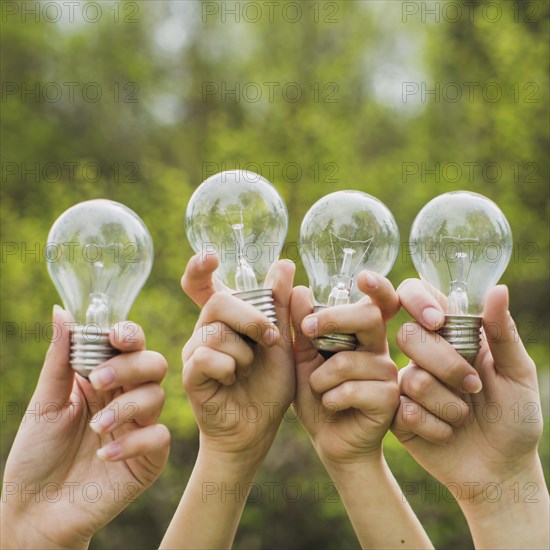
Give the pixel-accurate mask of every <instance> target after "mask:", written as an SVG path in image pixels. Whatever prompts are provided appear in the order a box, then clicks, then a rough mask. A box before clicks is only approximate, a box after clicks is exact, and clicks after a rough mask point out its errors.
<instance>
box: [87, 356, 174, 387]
mask: <svg viewBox="0 0 550 550" xmlns="http://www.w3.org/2000/svg"><path fill="white" fill-rule="evenodd" d="M167 372H168V363H167V362H166V359H165V358H164V357H163V356H162V355H161V354H160V353H157V352H156V351H148V350H145V351H133V352H129V353H122V354H120V355H116V356H115V357H113V358H111V359H109V360H108V361H107V362H106V363H103V365H100V366H99V367H97V368H95V369H94V370H93V371H92V372H91V374H90V376H89V380H90V383H91V384H92V386H93V387H94V388H95V389H96V390H103V391H105V390H113V389H115V388H123V389H124V390H127V389H130V388H132V387H134V386H139V385H140V384H144V383H146V382H157V383H160V382H162V380H163V379H164V377H165V376H166V373H167Z"/></svg>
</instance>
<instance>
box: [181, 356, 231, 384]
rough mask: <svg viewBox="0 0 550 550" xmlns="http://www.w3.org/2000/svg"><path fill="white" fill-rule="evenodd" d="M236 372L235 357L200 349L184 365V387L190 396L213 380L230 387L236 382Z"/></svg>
mask: <svg viewBox="0 0 550 550" xmlns="http://www.w3.org/2000/svg"><path fill="white" fill-rule="evenodd" d="M236 370H237V362H236V361H235V358H234V357H231V356H230V355H227V354H225V353H222V352H221V351H216V350H213V349H210V348H207V347H200V348H198V349H197V350H195V352H194V353H193V355H191V357H190V358H189V359H187V361H185V363H184V365H183V375H182V376H183V387H184V388H185V391H186V392H187V393H188V394H193V393H194V392H195V391H196V390H197V389H198V388H200V387H201V386H203V385H204V384H205V383H206V382H208V381H211V380H215V381H217V382H219V383H220V384H223V385H224V386H230V385H231V384H233V382H235V380H236Z"/></svg>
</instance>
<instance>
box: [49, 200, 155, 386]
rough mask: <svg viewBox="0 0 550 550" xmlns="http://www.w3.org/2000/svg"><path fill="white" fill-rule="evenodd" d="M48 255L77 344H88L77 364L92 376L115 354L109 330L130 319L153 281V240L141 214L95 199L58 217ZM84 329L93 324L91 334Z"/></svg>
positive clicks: (76, 357)
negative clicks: (142, 292) (144, 289)
mask: <svg viewBox="0 0 550 550" xmlns="http://www.w3.org/2000/svg"><path fill="white" fill-rule="evenodd" d="M46 258H47V266H48V272H49V274H50V277H51V279H52V281H53V283H54V285H55V287H56V288H57V291H58V292H59V295H60V296H61V298H62V300H63V304H64V306H65V309H67V310H68V311H69V312H70V313H71V315H72V317H73V320H74V321H75V323H76V326H75V327H73V329H72V333H73V344H75V345H76V344H78V345H80V344H82V346H83V347H80V348H79V349H78V350H77V349H73V350H72V352H73V356H72V359H73V368H76V370H79V372H81V371H82V372H81V373H82V374H84V375H86V374H87V373H88V371H89V369H90V368H93V367H94V366H96V365H97V364H99V363H100V362H102V361H103V360H105V358H108V357H109V356H111V355H112V354H113V350H112V349H109V348H108V347H106V345H105V338H104V336H105V333H106V331H107V330H108V329H109V327H110V326H111V325H113V324H114V323H116V322H118V321H122V320H125V319H126V318H127V315H128V312H129V310H130V307H131V306H132V304H133V302H134V300H135V299H136V297H137V295H138V293H139V291H140V290H141V288H142V286H143V285H144V283H145V281H146V280H147V277H148V276H149V273H150V271H151V267H152V265H153V241H152V239H151V236H150V234H149V231H148V230H147V228H146V226H145V224H144V223H143V221H142V220H141V218H139V217H138V216H137V214H135V213H134V212H133V211H132V210H130V209H129V208H127V207H126V206H124V205H122V204H120V203H117V202H113V201H109V200H103V199H98V200H91V201H86V202H82V203H79V204H77V205H75V206H73V207H71V208H69V209H68V210H67V211H66V212H64V213H63V214H62V215H61V216H60V217H59V218H58V219H57V220H56V222H55V223H54V224H53V226H52V228H51V230H50V233H49V235H48V244H47V248H46ZM79 327H80V328H79ZM81 327H87V336H89V338H87V336H86V334H85V331H83V329H82V328H81ZM94 329H95V330H94ZM75 335H76V336H77V339H78V340H79V342H75ZM94 336H95V339H96V341H95V344H96V348H97V349H95V350H93V349H92V348H93V344H94V343H93V337H94ZM88 340H90V341H89V342H88ZM107 341H108V339H107ZM87 344H89V345H87ZM73 348H74V345H73ZM92 352H95V353H96V355H94V353H92ZM98 361H99V363H98Z"/></svg>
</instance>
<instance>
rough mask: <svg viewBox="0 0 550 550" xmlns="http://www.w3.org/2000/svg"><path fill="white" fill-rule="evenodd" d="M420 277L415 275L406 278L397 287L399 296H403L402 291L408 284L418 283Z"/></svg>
mask: <svg viewBox="0 0 550 550" xmlns="http://www.w3.org/2000/svg"><path fill="white" fill-rule="evenodd" d="M417 280H418V279H415V278H414V277H409V278H408V279H405V280H404V281H403V282H402V283H401V284H400V285H399V286H398V287H397V290H396V292H397V294H398V295H399V296H401V292H402V291H403V289H405V288H407V287H408V286H410V285H414V284H416V281H417Z"/></svg>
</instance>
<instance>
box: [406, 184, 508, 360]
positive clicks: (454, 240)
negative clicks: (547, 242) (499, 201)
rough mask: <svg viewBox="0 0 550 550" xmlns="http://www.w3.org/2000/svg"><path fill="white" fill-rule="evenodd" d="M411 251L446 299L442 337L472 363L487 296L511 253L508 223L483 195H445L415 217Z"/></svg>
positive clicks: (423, 273) (423, 275) (427, 278)
mask: <svg viewBox="0 0 550 550" xmlns="http://www.w3.org/2000/svg"><path fill="white" fill-rule="evenodd" d="M410 248H411V256H412V259H413V262H414V265H415V267H416V269H417V271H418V273H419V274H420V277H421V278H422V279H423V280H425V281H426V282H427V283H428V284H430V285H431V286H432V287H433V288H434V289H436V291H439V292H440V293H441V294H442V295H443V297H444V298H446V316H445V325H444V326H443V327H442V328H441V329H440V330H439V332H440V334H441V335H442V336H443V337H444V338H445V339H446V340H448V341H449V342H450V343H451V344H452V345H453V346H454V347H455V349H456V350H457V351H458V352H459V353H460V354H461V355H462V356H463V357H464V358H465V359H466V360H468V361H469V362H471V363H472V362H473V360H474V359H475V357H476V355H477V353H478V351H479V345H480V344H479V331H480V328H481V320H482V314H483V305H484V302H485V297H486V295H487V292H488V291H489V290H490V289H491V288H492V287H493V286H494V285H495V284H496V283H497V282H498V280H499V279H500V277H501V276H502V274H503V273H504V270H505V269H506V266H507V265H508V262H509V261H510V256H511V254H512V232H511V229H510V224H509V223H508V220H507V219H506V217H505V216H504V214H503V213H502V211H501V210H500V208H499V207H498V206H497V205H496V204H495V203H494V202H492V201H491V200H489V199H488V198H486V197H484V196H482V195H479V194H477V193H470V192H468V191H457V192H452V193H445V194H443V195H440V196H439V197H436V198H435V199H433V200H431V201H430V202H429V203H428V204H426V206H424V208H422V210H421V211H420V212H419V213H418V215H417V216H416V219H415V220H414V222H413V225H412V228H411V236H410Z"/></svg>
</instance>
